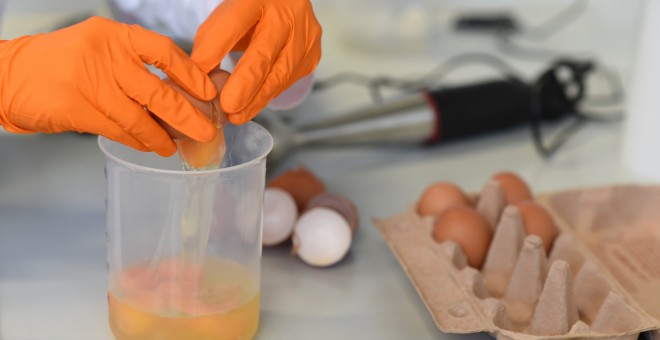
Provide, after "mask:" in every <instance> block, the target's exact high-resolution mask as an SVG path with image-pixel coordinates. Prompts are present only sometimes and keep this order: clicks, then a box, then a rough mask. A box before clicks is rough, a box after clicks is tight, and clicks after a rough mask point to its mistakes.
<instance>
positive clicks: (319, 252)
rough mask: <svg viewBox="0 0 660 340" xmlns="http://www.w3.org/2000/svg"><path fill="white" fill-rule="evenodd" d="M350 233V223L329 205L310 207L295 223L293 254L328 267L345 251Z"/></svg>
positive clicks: (344, 254)
mask: <svg viewBox="0 0 660 340" xmlns="http://www.w3.org/2000/svg"><path fill="white" fill-rule="evenodd" d="M351 234H352V232H351V226H350V225H349V224H348V222H347V221H346V219H345V218H344V217H343V216H342V215H341V214H339V213H338V212H336V211H334V210H331V209H328V208H322V207H318V208H313V209H311V210H309V211H307V212H305V213H304V214H303V215H302V216H300V219H299V220H298V222H297V223H296V226H295V228H294V231H293V253H294V254H296V255H298V257H299V258H300V259H301V260H303V261H304V262H305V263H307V264H309V265H312V266H316V267H326V266H330V265H333V264H335V263H337V262H339V261H340V260H341V259H342V258H344V256H346V253H348V249H349V248H350V247H351V237H352V236H351Z"/></svg>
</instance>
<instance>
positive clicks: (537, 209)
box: [516, 201, 559, 253]
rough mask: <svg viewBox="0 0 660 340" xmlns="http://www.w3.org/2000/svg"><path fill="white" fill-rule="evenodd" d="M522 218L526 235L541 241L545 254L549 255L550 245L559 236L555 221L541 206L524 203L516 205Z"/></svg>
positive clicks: (529, 202) (533, 203) (530, 202)
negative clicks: (533, 236) (538, 238)
mask: <svg viewBox="0 0 660 340" xmlns="http://www.w3.org/2000/svg"><path fill="white" fill-rule="evenodd" d="M516 206H517V207H518V209H519V210H520V215H521V216H522V220H523V226H524V227H525V231H526V232H527V235H536V236H538V237H540V238H541V240H543V245H544V247H545V252H546V253H550V248H552V243H553V242H554V241H555V237H557V235H558V234H559V230H558V229H557V226H555V221H554V220H553V219H552V216H550V213H548V211H547V210H545V208H544V207H542V206H541V205H539V204H537V203H535V202H532V201H524V202H520V203H518V204H516Z"/></svg>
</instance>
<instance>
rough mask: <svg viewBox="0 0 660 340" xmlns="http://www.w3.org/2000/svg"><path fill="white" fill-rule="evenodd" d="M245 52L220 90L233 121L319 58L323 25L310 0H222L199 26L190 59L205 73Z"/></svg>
mask: <svg viewBox="0 0 660 340" xmlns="http://www.w3.org/2000/svg"><path fill="white" fill-rule="evenodd" d="M230 51H244V52H245V53H243V56H242V57H241V58H240V60H239V61H238V63H237V65H236V68H234V70H233V72H232V74H231V76H230V77H229V80H228V81H227V84H226V86H225V88H224V89H223V91H222V93H221V94H220V103H221V105H222V110H223V111H224V112H226V113H227V114H228V115H229V120H230V121H231V122H232V123H234V124H243V123H246V122H248V121H249V120H251V119H252V118H254V117H255V116H256V115H257V114H258V113H259V112H260V111H261V110H262V109H263V108H264V107H266V105H268V103H269V102H270V101H271V100H272V99H273V98H275V97H277V95H279V94H280V93H282V92H283V91H284V90H286V89H287V88H288V87H289V86H291V85H292V84H293V83H295V82H296V80H298V79H300V78H302V77H304V76H306V75H308V74H310V73H311V72H312V71H313V70H314V68H316V65H317V64H318V62H319V60H320V58H321V25H320V24H319V23H318V21H317V20H316V17H315V16H314V12H313V10H312V5H311V3H310V2H309V0H224V1H223V2H222V3H221V4H220V5H218V7H217V8H216V9H215V10H214V11H213V12H212V13H211V15H209V17H208V18H207V19H206V21H205V22H204V23H203V24H202V25H201V26H200V27H199V29H198V31H197V35H196V37H195V43H194V46H193V53H192V60H193V61H194V62H195V63H197V65H199V67H200V68H201V69H202V71H204V72H210V71H211V70H213V69H215V68H217V67H218V65H219V64H220V62H221V61H222V59H223V58H224V57H225V56H226V55H227V54H228V53H229V52H230Z"/></svg>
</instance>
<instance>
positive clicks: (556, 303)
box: [374, 181, 660, 339]
mask: <svg viewBox="0 0 660 340" xmlns="http://www.w3.org/2000/svg"><path fill="white" fill-rule="evenodd" d="M473 198H474V200H473V201H474V202H472V204H473V206H474V208H475V209H476V210H477V211H479V213H480V214H481V215H482V216H484V218H485V219H486V220H489V221H492V224H491V225H493V226H494V232H493V237H492V240H491V242H490V245H489V247H488V252H487V255H486V257H485V261H484V262H483V266H482V267H481V270H478V269H476V268H474V267H471V266H470V265H469V261H468V258H467V257H466V255H465V253H464V252H463V250H462V247H461V246H459V245H458V244H457V243H455V242H452V241H444V242H440V243H438V242H436V241H434V239H433V238H432V237H431V236H430V235H431V234H432V233H433V223H434V220H433V219H432V218H428V217H426V218H425V217H421V216H420V215H419V214H418V213H417V212H416V211H415V209H410V210H408V211H406V212H404V213H402V214H400V215H398V216H394V217H391V218H388V219H384V220H374V223H375V225H376V227H377V228H378V229H379V230H380V232H381V233H382V235H383V236H384V239H385V240H386V242H387V243H388V245H389V247H390V248H391V250H392V251H393V253H394V254H395V256H396V257H397V258H398V260H399V262H400V263H401V265H402V267H403V269H404V271H405V272H406V274H407V275H408V277H409V279H410V280H411V281H412V283H413V285H414V286H415V288H416V289H417V291H418V293H419V295H420V297H421V298H422V300H423V301H424V303H425V304H426V306H427V308H428V310H429V312H430V313H431V315H432V317H433V319H434V321H435V323H436V325H437V326H438V328H439V329H440V330H442V331H444V332H447V333H475V332H488V333H491V334H493V335H494V336H496V337H497V338H498V339H549V338H556V339H565V338H585V339H586V338H596V339H606V338H612V339H615V338H616V339H637V337H638V336H639V334H640V333H641V332H644V331H648V330H654V334H656V333H657V331H655V330H656V329H658V328H660V303H659V302H660V229H659V228H657V227H658V224H660V222H658V221H660V210H658V209H657V208H656V206H657V205H658V204H660V187H646V186H616V187H605V188H589V189H576V190H570V191H566V192H560V193H552V194H545V195H540V196H538V197H536V198H535V201H536V202H537V203H538V204H540V205H541V206H543V207H544V208H545V209H547V211H548V212H549V214H550V216H551V217H552V219H553V220H554V222H555V224H556V226H557V227H558V229H559V230H560V233H559V235H557V237H556V238H555V239H554V242H553V244H552V248H551V250H550V252H549V254H546V246H545V243H544V242H543V241H544V240H543V239H542V238H540V237H538V236H536V235H527V233H526V228H525V225H524V219H523V216H522V214H521V211H520V209H519V208H518V207H516V206H513V205H507V204H506V199H505V195H504V193H503V191H502V188H501V187H500V185H499V183H498V182H496V181H489V182H488V183H487V184H486V185H485V186H484V188H483V189H482V191H481V192H480V193H479V195H475V196H474V197H473Z"/></svg>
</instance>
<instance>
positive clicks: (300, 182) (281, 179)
mask: <svg viewBox="0 0 660 340" xmlns="http://www.w3.org/2000/svg"><path fill="white" fill-rule="evenodd" d="M268 186H270V187H273V188H280V189H282V190H284V191H286V192H288V193H290V194H291V196H293V199H294V200H295V201H296V205H297V206H298V210H299V211H302V210H303V208H304V207H305V206H306V205H307V202H309V200H310V199H311V198H312V197H314V196H316V195H318V194H320V193H322V192H324V191H325V184H323V182H322V181H321V180H320V179H319V178H318V177H316V176H315V175H314V174H313V173H312V172H311V171H309V170H308V169H307V168H305V167H298V168H296V169H292V170H289V171H286V172H284V173H282V174H281V175H279V176H277V177H276V178H274V179H273V180H271V181H270V183H269V184H268Z"/></svg>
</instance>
